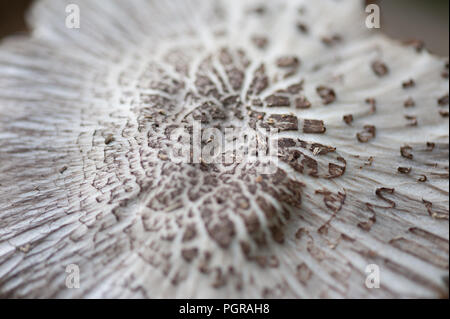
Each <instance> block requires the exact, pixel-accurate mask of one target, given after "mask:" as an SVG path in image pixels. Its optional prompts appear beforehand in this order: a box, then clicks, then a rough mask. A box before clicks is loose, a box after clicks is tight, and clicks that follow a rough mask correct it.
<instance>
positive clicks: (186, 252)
mask: <svg viewBox="0 0 450 319" xmlns="http://www.w3.org/2000/svg"><path fill="white" fill-rule="evenodd" d="M181 255H182V256H183V259H184V260H186V261H187V262H191V261H192V260H194V259H195V258H196V257H197V256H198V249H197V248H191V249H183V250H182V251H181Z"/></svg>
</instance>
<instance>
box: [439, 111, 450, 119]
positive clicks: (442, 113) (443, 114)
mask: <svg viewBox="0 0 450 319" xmlns="http://www.w3.org/2000/svg"><path fill="white" fill-rule="evenodd" d="M439 114H440V115H441V116H442V117H449V112H448V111H446V110H440V111H439Z"/></svg>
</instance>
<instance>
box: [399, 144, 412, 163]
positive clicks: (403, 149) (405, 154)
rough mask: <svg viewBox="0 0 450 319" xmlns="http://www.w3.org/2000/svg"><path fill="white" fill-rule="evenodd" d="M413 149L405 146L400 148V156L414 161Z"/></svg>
mask: <svg viewBox="0 0 450 319" xmlns="http://www.w3.org/2000/svg"><path fill="white" fill-rule="evenodd" d="M411 151H412V147H411V146H403V147H401V148H400V154H401V155H402V157H404V158H407V159H410V160H412V159H413V158H414V156H413V155H412V154H411Z"/></svg>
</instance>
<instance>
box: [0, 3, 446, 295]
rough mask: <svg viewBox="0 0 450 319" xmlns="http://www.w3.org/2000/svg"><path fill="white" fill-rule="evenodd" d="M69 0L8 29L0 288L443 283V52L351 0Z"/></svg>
mask: <svg viewBox="0 0 450 319" xmlns="http://www.w3.org/2000/svg"><path fill="white" fill-rule="evenodd" d="M71 3H72V4H73V3H74V1H65V0H64V1H63V0H38V1H35V2H34V4H33V5H32V7H31V8H30V10H29V11H28V13H27V22H28V25H29V26H30V30H31V31H30V33H29V34H26V35H16V36H11V37H8V38H6V39H4V40H3V41H2V42H1V44H0V297H4V298H447V297H448V271H449V199H448V195H449V140H448V138H449V119H448V118H449V105H448V104H449V88H448V86H449V80H448V74H449V65H448V59H447V58H441V57H438V56H435V55H433V54H432V53H430V52H428V51H427V50H426V49H425V48H423V47H422V46H421V45H418V43H417V42H410V43H408V44H405V43H401V42H398V41H395V40H391V39H389V38H388V37H387V36H385V35H383V34H382V33H381V32H379V31H377V30H376V29H369V28H368V27H367V26H366V17H367V14H366V13H365V10H364V9H365V5H366V3H365V1H359V0H315V1H310V0H309V1H306V0H270V1H263V0H246V1H244V0H214V1H212V0H170V1H169V0H168V1H159V0H129V1H122V0H105V1H93V0H77V1H75V3H76V5H75V7H76V8H77V9H78V10H74V12H75V13H79V18H80V19H79V21H78V22H79V26H78V27H73V25H71V24H70V22H77V21H67V19H66V16H67V12H71V11H70V10H69V11H67V9H68V8H69V9H70V7H71V6H69V7H68V5H69V4H71ZM72 6H73V5H72ZM78 11H79V12H78ZM75 20H76V19H75ZM68 22H69V24H68ZM75 24H76V23H75ZM180 130H181V131H183V132H185V133H186V134H184V135H180V136H179V138H178V139H177V138H175V139H174V138H173V136H174V131H180ZM231 131H232V132H234V133H231V134H228V133H229V132H231ZM268 131H270V132H271V133H270V136H268V137H267V139H270V142H267V143H266V140H267V139H266V137H264V138H262V139H261V138H260V135H258V134H259V133H258V132H268ZM218 133H220V134H219V135H221V136H222V135H223V136H225V140H226V142H228V144H227V145H228V146H229V147H223V148H222V149H219V151H218V152H215V153H214V156H215V157H214V160H211V156H210V155H211V154H210V151H211V150H213V151H214V150H215V147H214V146H217V144H218V143H216V142H218V141H219V139H220V138H218V137H217V135H218ZM253 133H254V134H253ZM252 134H253V135H255V136H256V137H255V138H254V139H253V140H252V139H251V138H248V139H246V138H241V137H243V136H252ZM262 140H263V141H262ZM196 142H198V145H197V146H200V147H201V149H200V152H199V151H198V150H196V145H195V143H196ZM248 143H250V144H251V143H256V144H258V145H260V144H261V145H262V144H264V145H266V146H270V147H271V148H272V150H273V149H275V151H274V152H273V151H268V152H266V153H265V154H264V155H265V156H262V153H263V152H262V151H256V152H253V153H252V152H248V153H245V152H239V151H240V150H241V151H242V149H250V146H249V145H248ZM269 144H270V145H269ZM180 146H183V147H184V148H185V149H186V147H187V153H186V152H185V153H186V154H187V156H185V157H184V160H176V159H178V158H174V153H176V154H179V153H181V150H180ZM191 146H192V147H191ZM186 154H185V155H186ZM242 154H244V155H242ZM263 159H264V160H263ZM267 159H268V160H267ZM72 270H76V272H77V273H79V278H78V279H79V280H76V281H77V282H75V285H76V286H77V287H75V289H74V287H73V286H71V283H72V284H73V283H74V282H72V281H71V278H72V277H70V276H72V275H73V273H72ZM72 279H73V278H72Z"/></svg>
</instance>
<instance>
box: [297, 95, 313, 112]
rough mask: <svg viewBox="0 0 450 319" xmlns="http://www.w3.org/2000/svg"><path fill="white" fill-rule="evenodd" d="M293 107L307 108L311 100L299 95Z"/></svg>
mask: <svg viewBox="0 0 450 319" xmlns="http://www.w3.org/2000/svg"><path fill="white" fill-rule="evenodd" d="M295 107H296V108H297V109H309V108H310V107H311V102H309V101H308V99H307V98H306V97H304V96H302V97H299V98H297V99H296V100H295Z"/></svg>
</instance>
